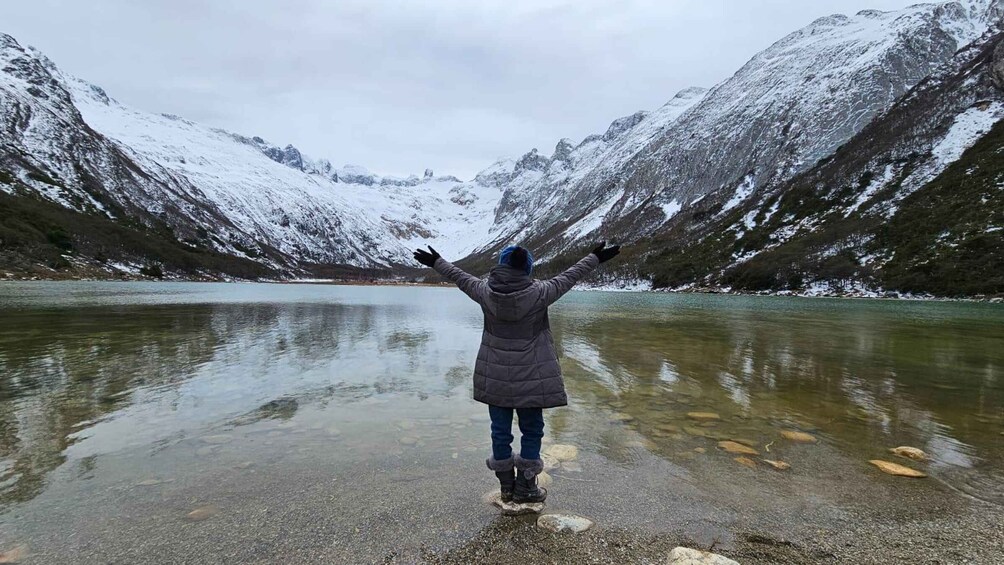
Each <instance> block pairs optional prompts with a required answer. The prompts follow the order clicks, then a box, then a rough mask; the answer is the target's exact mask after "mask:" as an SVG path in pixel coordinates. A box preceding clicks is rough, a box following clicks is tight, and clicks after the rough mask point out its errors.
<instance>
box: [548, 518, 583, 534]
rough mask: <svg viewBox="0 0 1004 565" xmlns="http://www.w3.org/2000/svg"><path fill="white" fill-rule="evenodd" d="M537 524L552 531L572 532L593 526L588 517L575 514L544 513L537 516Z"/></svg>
mask: <svg viewBox="0 0 1004 565" xmlns="http://www.w3.org/2000/svg"><path fill="white" fill-rule="evenodd" d="M537 526H538V527H541V528H544V529H545V530H550V531H552V532H572V533H575V534H577V533H579V532H584V531H586V530H588V529H589V528H592V527H593V521H592V520H590V519H589V518H583V517H582V516H576V515H575V514H544V515H542V516H541V517H540V518H537Z"/></svg>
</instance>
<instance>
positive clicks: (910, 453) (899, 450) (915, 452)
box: [889, 445, 928, 461]
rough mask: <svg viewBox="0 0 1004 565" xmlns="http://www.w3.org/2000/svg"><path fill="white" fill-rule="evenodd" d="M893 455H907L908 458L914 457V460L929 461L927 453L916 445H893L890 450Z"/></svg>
mask: <svg viewBox="0 0 1004 565" xmlns="http://www.w3.org/2000/svg"><path fill="white" fill-rule="evenodd" d="M889 451H890V452H891V453H892V454H893V455H898V456H900V457H905V458H907V459H913V460H914V461H927V459H928V457H927V454H926V453H924V452H923V451H922V450H920V449H917V448H916V447H910V446H907V445H901V446H899V447H893V448H892V449H890V450H889Z"/></svg>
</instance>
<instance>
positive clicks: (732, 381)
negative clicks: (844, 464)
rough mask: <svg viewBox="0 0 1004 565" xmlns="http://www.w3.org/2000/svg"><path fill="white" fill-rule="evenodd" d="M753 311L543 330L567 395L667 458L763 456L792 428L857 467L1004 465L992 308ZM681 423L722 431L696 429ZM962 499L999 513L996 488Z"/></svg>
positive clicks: (614, 313)
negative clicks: (704, 416) (911, 454)
mask: <svg viewBox="0 0 1004 565" xmlns="http://www.w3.org/2000/svg"><path fill="white" fill-rule="evenodd" d="M712 300H714V299H712ZM756 300H758V299H752V298H750V299H744V298H736V299H733V300H732V302H731V303H730V304H729V306H730V307H729V308H727V309H724V308H705V309H701V310H688V309H666V310H661V309H654V308H652V304H645V305H642V306H641V307H638V308H632V307H630V305H629V306H628V307H627V308H624V307H621V308H617V309H609V310H605V311H604V314H605V315H602V316H596V315H590V316H581V315H579V312H578V311H577V310H576V309H572V310H571V311H568V312H562V313H561V315H558V316H555V317H554V318H555V320H556V322H557V325H558V326H559V328H560V330H561V331H560V343H561V349H562V352H563V354H564V357H565V367H566V370H567V372H568V374H569V378H568V379H567V380H568V382H569V384H570V387H571V389H572V390H571V395H570V396H571V397H572V398H574V399H577V400H578V401H579V402H580V403H582V404H584V405H602V406H606V407H609V410H610V411H612V412H614V413H615V415H614V419H617V420H619V421H622V422H626V427H628V428H630V429H631V430H633V431H635V432H637V433H639V434H641V435H642V436H644V437H646V438H647V439H649V440H651V442H650V444H651V445H655V446H657V448H656V450H657V451H660V452H662V453H663V454H665V455H666V456H668V457H673V456H674V454H678V453H679V449H680V443H679V441H678V440H680V439H681V438H685V437H687V436H692V437H694V436H696V437H703V438H711V439H715V440H718V439H733V438H736V437H739V438H752V440H753V441H755V442H757V443H759V445H761V446H762V445H764V444H766V443H768V442H769V441H771V440H772V439H774V438H776V437H777V434H778V432H779V430H780V429H787V428H791V429H799V430H804V431H808V432H812V433H815V434H817V435H819V436H820V437H821V438H823V439H824V440H825V441H826V442H827V443H829V444H831V445H835V446H837V447H838V448H839V449H841V450H842V451H844V452H846V453H848V454H849V455H851V456H854V457H862V458H865V459H867V458H874V457H880V458H881V457H886V458H888V457H889V455H888V453H886V450H887V448H889V447H894V446H898V445H913V446H917V447H920V448H922V449H924V450H925V451H927V452H928V453H929V454H931V455H932V456H933V457H934V461H933V462H932V463H931V468H934V469H938V468H941V469H943V471H944V472H943V474H944V475H945V476H951V475H952V474H959V473H963V474H964V473H965V472H966V470H968V469H974V468H976V470H977V471H978V472H979V473H981V474H983V475H985V474H986V473H993V469H996V468H998V467H1000V466H1002V465H1004V436H1002V435H1001V432H1002V430H1004V427H1002V423H1004V383H1002V382H1001V367H1002V363H1004V325H1002V324H1001V323H1000V322H1001V321H1004V317H1002V316H1001V312H1000V310H999V309H997V310H993V309H992V307H991V308H990V309H987V310H983V311H977V314H976V315H974V316H972V317H969V316H966V315H965V314H967V313H970V312H971V311H967V310H965V309H959V310H958V311H957V312H956V313H957V314H959V315H958V317H949V316H945V315H944V311H943V309H948V310H949V311H951V308H952V307H953V306H956V305H929V306H930V307H931V309H932V310H939V311H936V312H934V313H935V315H934V316H932V317H922V316H916V315H906V316H904V315H902V314H901V313H900V312H898V311H896V310H895V309H893V308H889V307H886V306H885V305H881V304H880V305H879V307H876V306H874V305H871V304H867V303H860V302H859V303H855V302H843V303H837V304H832V305H831V304H827V303H822V304H820V303H818V302H817V303H812V302H811V301H802V303H803V304H805V309H804V310H798V309H794V310H792V309H789V308H784V309H783V311H770V310H766V311H765V310H761V309H759V308H758V306H759V305H757V304H753V302H754V301H756ZM759 300H760V301H764V300H770V299H759ZM744 301H745V302H746V303H745V304H744V303H743V302H744ZM671 306H672V305H671ZM782 306H785V305H783V304H782ZM908 306H909V307H911V308H915V306H913V305H908ZM969 306H970V305H965V308H968V307H969ZM984 308H986V307H984ZM911 314H912V313H911ZM583 411H584V409H583ZM691 411H709V412H715V413H718V414H720V415H721V417H722V419H721V421H720V422H708V423H705V424H700V425H698V424H697V423H696V422H693V421H691V420H690V419H688V418H687V416H686V414H687V413H688V412H691ZM618 414H619V415H618ZM624 414H626V415H627V417H625V416H624ZM560 425H561V426H562V427H565V428H572V429H573V428H575V427H577V426H581V425H583V424H582V423H581V422H576V423H574V424H572V423H565V422H562V423H561V424H560ZM597 441H598V442H599V443H600V444H604V443H605V441H604V440H603V439H602V438H600V439H598V440H597ZM616 441H621V442H622V441H623V438H618V439H617V440H616ZM613 447H614V446H612V445H604V448H606V449H607V451H612V450H613ZM967 480H968V479H967ZM963 482H964V481H963ZM983 486H985V481H984V485H983ZM963 490H965V489H963ZM970 494H973V495H974V496H978V497H981V498H990V499H993V500H995V501H998V502H1002V503H1004V483H1000V484H997V485H996V486H995V487H994V489H991V491H990V492H980V493H977V492H970Z"/></svg>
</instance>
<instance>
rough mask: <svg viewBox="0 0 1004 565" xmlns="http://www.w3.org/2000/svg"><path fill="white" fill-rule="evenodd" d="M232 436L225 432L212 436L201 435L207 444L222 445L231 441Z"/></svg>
mask: <svg viewBox="0 0 1004 565" xmlns="http://www.w3.org/2000/svg"><path fill="white" fill-rule="evenodd" d="M233 439H234V436H230V435H227V434H218V435H214V436H202V441H203V442H204V443H208V444H209V445H223V444H224V443H230V442H231V441H233Z"/></svg>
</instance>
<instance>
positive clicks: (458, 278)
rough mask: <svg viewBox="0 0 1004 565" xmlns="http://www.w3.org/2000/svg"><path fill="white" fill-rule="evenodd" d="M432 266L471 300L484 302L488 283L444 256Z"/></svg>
mask: <svg viewBox="0 0 1004 565" xmlns="http://www.w3.org/2000/svg"><path fill="white" fill-rule="evenodd" d="M432 268H433V269H435V270H436V272H437V273H439V274H440V275H443V278H445V279H446V280H448V281H450V282H451V283H453V284H455V285H457V288H459V289H460V290H462V291H463V292H464V294H466V295H467V296H469V297H471V300H473V301H475V302H477V303H478V304H481V303H482V302H483V300H484V296H485V293H486V291H487V289H488V283H486V282H485V281H483V280H481V279H479V278H477V277H475V276H473V275H469V274H467V273H465V272H464V271H463V269H460V268H459V267H454V266H453V263H450V262H449V261H447V260H446V259H443V258H442V257H440V258H439V259H436V263H435V264H434V265H433V266H432Z"/></svg>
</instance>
